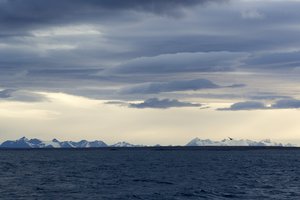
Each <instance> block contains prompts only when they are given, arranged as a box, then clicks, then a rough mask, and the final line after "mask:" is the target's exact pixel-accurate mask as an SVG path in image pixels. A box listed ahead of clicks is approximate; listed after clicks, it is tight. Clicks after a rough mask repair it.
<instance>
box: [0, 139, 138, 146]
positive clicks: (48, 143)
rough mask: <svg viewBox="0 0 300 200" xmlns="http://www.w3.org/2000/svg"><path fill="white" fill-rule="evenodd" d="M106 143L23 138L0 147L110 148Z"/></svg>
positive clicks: (126, 144) (123, 144) (118, 144)
mask: <svg viewBox="0 0 300 200" xmlns="http://www.w3.org/2000/svg"><path fill="white" fill-rule="evenodd" d="M108 146H109V145H107V144H106V143H105V142H103V141H101V140H95V141H87V140H81V141H79V142H73V141H59V140H57V139H53V140H51V141H43V140H39V139H36V138H35V139H27V138H26V137H22V138H20V139H18V140H8V141H5V142H3V143H2V144H1V145H0V148H99V147H108ZM110 146H111V147H135V146H137V145H133V144H129V143H127V142H118V143H116V144H113V145H110Z"/></svg>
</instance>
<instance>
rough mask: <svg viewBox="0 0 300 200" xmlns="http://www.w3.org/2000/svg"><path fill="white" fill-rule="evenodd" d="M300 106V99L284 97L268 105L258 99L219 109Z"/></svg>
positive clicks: (234, 109)
mask: <svg viewBox="0 0 300 200" xmlns="http://www.w3.org/2000/svg"><path fill="white" fill-rule="evenodd" d="M298 108H300V100H297V99H282V100H278V101H275V103H273V104H271V105H270V106H267V105H266V104H264V103H262V102H258V101H245V102H238V103H234V104H232V105H231V106H230V107H228V108H219V109H217V110H229V111H238V110H267V109H268V110H269V109H298Z"/></svg>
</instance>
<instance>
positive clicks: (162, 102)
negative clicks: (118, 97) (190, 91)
mask: <svg viewBox="0 0 300 200" xmlns="http://www.w3.org/2000/svg"><path fill="white" fill-rule="evenodd" d="M200 106H202V105H201V104H198V103H190V102H182V101H178V100H176V99H158V98H150V99H147V100H145V101H144V102H142V103H130V104H129V107H131V108H141V109H142V108H159V109H166V108H173V107H200Z"/></svg>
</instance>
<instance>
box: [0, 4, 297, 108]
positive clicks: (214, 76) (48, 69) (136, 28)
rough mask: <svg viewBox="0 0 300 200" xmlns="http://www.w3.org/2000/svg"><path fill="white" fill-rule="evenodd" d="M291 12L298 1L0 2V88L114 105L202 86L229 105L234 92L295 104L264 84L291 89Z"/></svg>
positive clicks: (293, 47) (293, 55) (293, 56)
mask: <svg viewBox="0 0 300 200" xmlns="http://www.w3.org/2000/svg"><path fill="white" fill-rule="evenodd" d="M299 8H300V2H298V1H268V2H264V1H222V0H220V1H218V0H215V1H208V0H202V1H201V0H187V1H179V0H169V1H154V0H150V1H146V0H129V1H120V0H103V1H95V0H86V1H83V0H74V1H71V0H62V1H39V0H28V1H26V2H25V1H22V0H12V1H0V30H1V31H0V71H1V73H0V86H1V88H10V89H12V90H17V91H28V92H30V91H35V90H37V91H54V92H55V91H58V92H65V93H72V94H76V95H82V96H87V97H93V98H104V99H109V98H114V99H119V100H124V99H125V98H128V99H132V100H134V99H139V98H142V99H146V98H149V96H147V95H148V94H159V95H160V96H159V97H160V98H167V96H165V93H168V92H174V93H176V92H180V91H189V90H192V91H197V92H198V91H200V90H201V91H203V90H207V91H205V92H206V93H210V91H211V90H210V89H215V90H214V91H215V92H214V93H213V94H207V96H214V98H217V97H218V96H220V97H221V96H222V99H224V96H226V97H227V98H228V99H230V100H232V99H231V97H236V96H242V95H241V94H240V93H241V92H243V93H245V94H246V93H251V95H244V97H247V98H245V99H246V100H247V101H250V100H256V99H257V100H259V98H272V99H274V98H275V99H279V98H281V97H285V96H286V97H294V98H296V96H297V95H298V93H299V92H298V91H295V92H294V91H292V90H291V89H290V88H289V87H286V88H284V89H282V88H281V87H272V85H274V84H275V85H276V84H277V85H281V83H282V82H286V83H287V85H289V86H290V85H297V84H299V81H298V79H297V78H295V77H298V74H299V64H300V59H299V45H300V40H299V27H298V24H299V22H298V19H299V17H300V14H299ZM282 10H288V11H289V12H281V11H282ZM278 74H279V75H278ZM281 74H284V76H280V75H281ZM276 75H277V76H276ZM274 77H276V78H274ZM258 79H260V80H261V82H263V83H258V82H259V81H258ZM214 82H217V83H228V84H226V85H227V86H230V87H226V85H225V86H224V85H223V84H220V85H219V84H215V83H214ZM235 83H238V85H234V84H235ZM239 84H240V85H239ZM242 84H245V85H247V87H244V88H243V91H242V90H240V87H241V86H243V85H242ZM259 84H260V85H259ZM260 92H264V93H267V92H271V93H274V94H276V95H275V96H269V97H268V96H267V95H265V96H262V95H260V94H259V93H260ZM225 93H226V94H225ZM255 93H257V94H255ZM10 95H11V94H10V92H9V91H7V92H5V91H3V92H2V93H0V96H2V99H4V98H6V99H10V98H12V97H10ZM138 97H139V98H138ZM168 98H169V97H168ZM175 98H178V99H179V100H180V99H181V98H184V96H180V94H178V95H177V96H176V97H175ZM244 106H245V107H246V108H247V105H244ZM249 106H250V107H251V105H249ZM252 106H253V107H255V105H252ZM256 106H258V107H259V105H258V104H257V105H256ZM274 106H275V105H274Z"/></svg>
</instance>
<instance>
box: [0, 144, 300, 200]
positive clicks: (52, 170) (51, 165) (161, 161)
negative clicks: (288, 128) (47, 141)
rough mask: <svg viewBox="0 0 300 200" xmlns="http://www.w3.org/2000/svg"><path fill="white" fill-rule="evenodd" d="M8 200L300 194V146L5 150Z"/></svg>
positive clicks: (2, 184) (1, 163)
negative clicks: (268, 147) (284, 147)
mask: <svg viewBox="0 0 300 200" xmlns="http://www.w3.org/2000/svg"><path fill="white" fill-rule="evenodd" d="M0 195H1V196H0V199H12V200H14V199H231V198H235V199H300V150H297V149H228V148H225V149H222V148H218V149H205V148H204V149H203V148H180V149H176V148H174V149H161V148H152V149H149V148H140V149H89V150H71V149H70V150H67V149H61V150H0Z"/></svg>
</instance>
